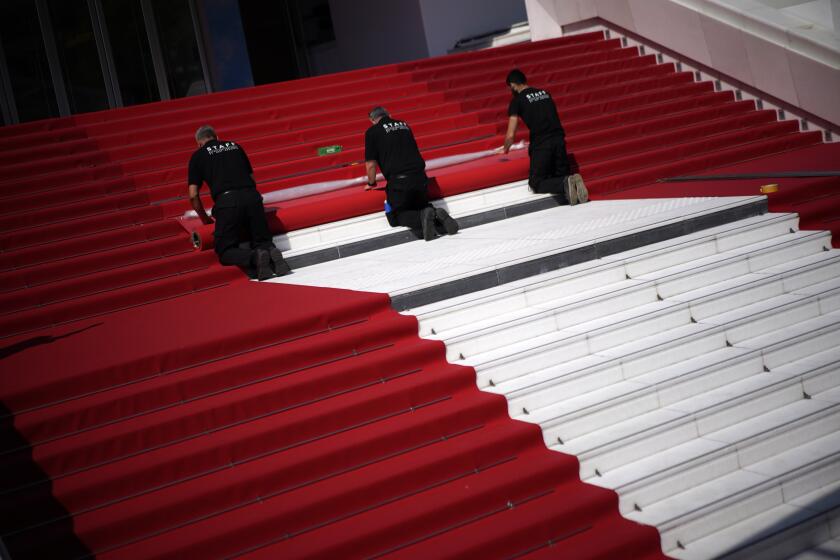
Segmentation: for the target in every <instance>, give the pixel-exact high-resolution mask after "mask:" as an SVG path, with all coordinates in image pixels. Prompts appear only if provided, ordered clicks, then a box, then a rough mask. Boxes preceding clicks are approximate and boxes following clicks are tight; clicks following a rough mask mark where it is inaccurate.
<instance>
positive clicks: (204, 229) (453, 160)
mask: <svg viewBox="0 0 840 560" xmlns="http://www.w3.org/2000/svg"><path fill="white" fill-rule="evenodd" d="M526 147H527V144H526V143H525V142H524V141H523V142H519V143H517V144H514V145H513V146H511V150H512V151H513V150H522V149H525V148H526ZM501 152H502V148H495V149H492V150H483V151H480V152H472V153H467V154H456V155H454V156H445V157H440V158H435V159H431V160H429V161H427V162H426V170H427V171H431V170H434V169H440V168H442V167H449V166H452V165H458V164H461V163H467V162H470V161H474V160H477V159H481V158H485V157H489V156H493V155H499V154H500V153H501ZM377 179H378V180H382V179H383V177H382V174H379V175H377ZM366 182H367V176H363V177H356V178H353V179H342V180H336V181H323V182H319V183H310V184H308V185H300V186H297V187H291V188H288V189H281V190H277V191H271V192H267V193H263V204H265V205H266V214H267V216H266V217H267V218H269V222H270V225H271V216H268V214H271V215H274V214H275V213H276V210H277V208H276V206H275V207H271V206H272V205H276V204H277V203H279V202H283V201H286V200H295V199H298V198H304V197H307V196H313V195H318V194H322V193H327V192H331V191H336V190H340V189H345V188H349V187H358V186H361V185H363V184H365V183H366ZM210 210H211V209H210V208H208V209H207V213H208V214H210ZM178 223H179V224H181V227H182V228H184V230H185V231H186V232H187V234H188V235H189V237H190V241H191V242H192V245H193V247H195V249H196V250H198V251H207V250H210V249H213V230H214V228H215V225H214V224H209V225H204V224H202V223H201V221H200V220H199V219H198V216H197V215H196V213H195V211H194V210H190V211H188V212H185V213H184V215H183V216H180V217H179V218H178ZM272 229H274V228H272Z"/></svg>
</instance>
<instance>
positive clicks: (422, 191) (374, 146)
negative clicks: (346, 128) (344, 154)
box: [365, 107, 458, 241]
mask: <svg viewBox="0 0 840 560" xmlns="http://www.w3.org/2000/svg"><path fill="white" fill-rule="evenodd" d="M368 118H370V122H371V123H372V125H371V127H370V128H368V130H367V132H365V168H366V171H367V177H368V184H367V187H365V190H370V189H372V188H374V187H375V186H376V165H377V164H379V167H380V169H382V175H384V176H385V180H386V181H387V184H386V185H385V193H386V196H387V200H386V209H385V212H386V216H387V218H388V223H389V224H391V226H392V227H397V226H404V227H408V228H412V229H419V230H421V231H422V232H423V239H425V240H426V241H431V240H432V239H434V238H435V237H437V231H436V228H435V226H436V225H440V226H441V227H442V229H443V230H444V231H446V233H448V234H449V235H453V234H455V233H457V232H458V222H456V221H455V220H454V219H453V218H452V217H450V216H449V214H448V213H447V212H446V211H445V210H444V209H442V208H435V207H434V206H432V205H431V204H429V193H428V189H427V187H428V183H429V179H428V177H426V171H425V170H426V162H425V161H423V157H422V156H421V155H420V150H419V149H418V148H417V142H416V141H415V140H414V134H413V133H412V132H411V129H410V128H409V126H408V124H406V123H405V122H404V121H397V120H394V119H392V118H391V117H390V115H389V114H388V111H386V110H385V109H383V108H382V107H375V108H374V109H373V110H372V111H371V112H370V113H369V114H368Z"/></svg>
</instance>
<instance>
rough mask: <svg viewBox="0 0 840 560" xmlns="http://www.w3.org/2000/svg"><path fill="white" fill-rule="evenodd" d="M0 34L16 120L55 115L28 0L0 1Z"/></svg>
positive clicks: (35, 14)
mask: <svg viewBox="0 0 840 560" xmlns="http://www.w3.org/2000/svg"><path fill="white" fill-rule="evenodd" d="M0 38H2V40H3V50H4V51H5V55H6V65H7V67H8V69H9V78H10V80H11V82H12V94H13V95H14V98H15V105H16V107H17V112H18V118H19V119H20V121H21V122H24V121H32V120H36V119H45V118H48V117H57V116H58V103H57V102H56V100H55V91H54V90H53V84H52V77H51V76H50V67H49V64H48V63H47V53H46V49H45V48H44V40H43V36H42V35H41V26H40V24H39V23H38V12H37V11H36V10H35V3H34V2H32V0H2V1H1V2H0Z"/></svg>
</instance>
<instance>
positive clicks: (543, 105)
mask: <svg viewBox="0 0 840 560" xmlns="http://www.w3.org/2000/svg"><path fill="white" fill-rule="evenodd" d="M507 85H508V87H509V88H510V91H511V93H512V94H513V99H512V100H511V102H510V106H509V107H508V116H509V119H508V128H507V134H506V135H505V153H508V151H509V150H510V147H511V145H512V144H513V141H514V137H515V136H516V128H517V126H518V125H519V118H520V117H521V118H522V120H523V121H525V125H526V126H527V127H528V130H529V131H530V144H529V146H528V155H529V156H530V157H531V169H530V172H529V176H528V185H529V186H530V187H531V190H532V191H533V192H535V193H556V194H560V193H563V194H564V195H565V196H566V200H567V201H568V203H569V204H577V203H579V202H581V203H583V202H587V201H588V200H589V191H587V190H586V185H584V183H583V178H582V177H581V176H580V175H579V174H577V173H575V174H572V173H571V169H570V168H569V156H568V154H567V153H566V139H565V132H564V131H563V127H562V125H561V124H560V118H559V117H558V116H557V107H556V106H555V105H554V100H553V99H551V95H550V94H549V93H548V92H547V91H545V90H542V89H536V88H532V87H531V86H529V85H528V83H527V81H526V78H525V74H523V73H522V72H521V71H520V70H511V72H510V73H509V74H508V76H507Z"/></svg>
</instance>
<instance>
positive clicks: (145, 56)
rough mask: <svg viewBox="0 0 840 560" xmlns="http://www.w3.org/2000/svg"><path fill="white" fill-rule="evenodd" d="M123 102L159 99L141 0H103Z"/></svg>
mask: <svg viewBox="0 0 840 560" xmlns="http://www.w3.org/2000/svg"><path fill="white" fill-rule="evenodd" d="M102 11H103V12H104V14H105V25H106V27H107V29H108V40H109V42H110V43H111V51H112V53H113V60H114V67H115V69H116V73H117V80H118V82H119V84H120V93H121V94H122V101H123V105H136V104H138V103H148V102H149V101H158V100H160V92H159V91H158V86H157V80H156V79H155V68H154V65H153V64H152V54H151V49H149V38H148V36H147V35H146V25H145V23H144V20H143V11H142V9H141V8H140V0H102Z"/></svg>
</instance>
